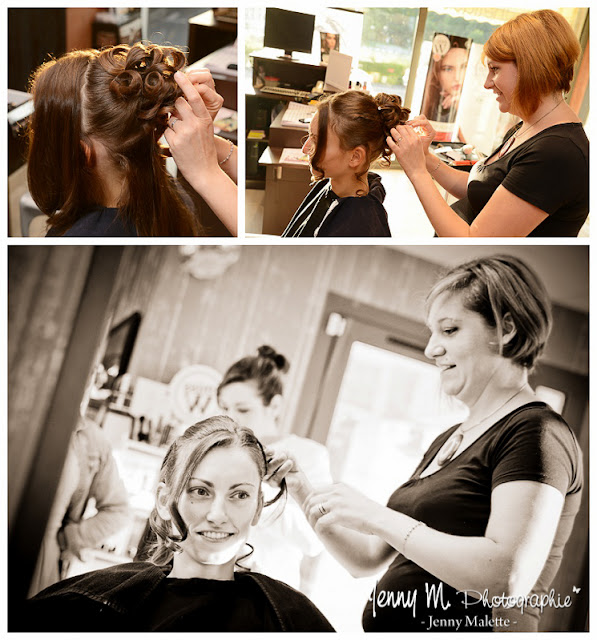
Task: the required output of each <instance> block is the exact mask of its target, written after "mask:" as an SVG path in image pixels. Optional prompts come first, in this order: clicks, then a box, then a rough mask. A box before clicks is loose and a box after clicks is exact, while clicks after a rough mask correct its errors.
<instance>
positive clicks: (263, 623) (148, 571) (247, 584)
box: [9, 562, 334, 632]
mask: <svg viewBox="0 0 597 640" xmlns="http://www.w3.org/2000/svg"><path fill="white" fill-rule="evenodd" d="M169 571H170V567H158V566H156V565H154V564H152V563H149V562H132V563H127V564H121V565H115V566H113V567H109V568H107V569H100V570H99V571H91V572H89V573H86V574H83V575H80V576H75V577H73V578H69V579H67V580H63V581H62V582H59V583H57V584H55V585H52V586H51V587H48V588H47V589H45V590H44V591H42V592H41V593H39V594H38V595H36V596H35V597H34V598H32V599H31V600H27V601H26V602H25V603H23V605H22V608H21V610H20V611H18V610H16V608H15V607H12V608H11V613H10V614H9V631H37V632H44V631H62V632H69V631H79V632H81V631H104V632H106V631H197V632H202V631H229V632H238V631H334V629H333V627H332V626H331V625H330V623H329V622H328V621H327V620H326V618H325V617H324V616H323V614H322V613H321V612H320V611H319V610H318V609H317V607H315V605H314V604H313V603H312V602H311V601H310V600H309V599H308V598H307V597H306V596H304V595H303V594H302V593H299V592H298V591H296V590H294V589H292V588H291V587H289V586H288V585H286V584H284V583H283V582H280V581H278V580H274V579H273V578H269V577H268V576H264V575H262V574H259V573H249V572H238V573H236V574H235V579H234V580H231V581H224V582H223V583H222V581H217V580H203V579H199V578H191V579H189V580H171V579H169V578H167V574H168V572H169Z"/></svg>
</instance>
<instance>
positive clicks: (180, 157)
mask: <svg viewBox="0 0 597 640" xmlns="http://www.w3.org/2000/svg"><path fill="white" fill-rule="evenodd" d="M174 79H175V80H176V82H177V83H178V85H179V86H180V88H181V89H182V90H183V92H184V96H185V97H184V98H182V97H181V98H178V99H177V100H176V102H175V103H174V106H175V112H174V113H173V114H172V115H171V116H170V123H169V124H168V128H167V129H166V132H165V133H164V136H165V138H166V140H167V142H168V144H169V145H170V152H171V153H172V157H173V158H174V161H175V162H176V166H177V167H178V169H179V171H180V172H181V173H182V174H183V176H184V177H185V178H186V179H187V180H188V182H189V183H190V184H191V185H193V187H194V188H195V190H197V191H199V193H201V195H203V193H202V187H203V186H204V185H208V184H209V182H210V179H211V177H213V175H214V174H217V173H219V172H220V171H221V169H220V167H219V165H218V156H217V153H216V147H215V144H214V128H213V121H212V118H211V115H210V114H209V112H208V111H207V108H206V106H205V104H204V102H203V98H202V97H201V94H200V93H199V91H198V90H197V88H196V86H195V85H193V84H192V83H191V81H190V80H189V79H188V78H187V76H186V75H185V74H184V73H181V72H180V71H177V72H176V73H175V74H174ZM204 86H206V85H204Z"/></svg>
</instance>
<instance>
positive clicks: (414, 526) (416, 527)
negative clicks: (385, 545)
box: [402, 521, 425, 555]
mask: <svg viewBox="0 0 597 640" xmlns="http://www.w3.org/2000/svg"><path fill="white" fill-rule="evenodd" d="M424 525H425V523H424V522H421V521H419V522H417V523H416V524H413V526H412V527H411V528H410V529H409V531H408V533H407V534H406V535H405V536H404V542H403V543H402V554H403V555H404V552H405V551H406V543H407V541H408V539H409V538H410V536H411V534H412V532H413V531H414V530H415V529H418V528H419V527H420V526H424Z"/></svg>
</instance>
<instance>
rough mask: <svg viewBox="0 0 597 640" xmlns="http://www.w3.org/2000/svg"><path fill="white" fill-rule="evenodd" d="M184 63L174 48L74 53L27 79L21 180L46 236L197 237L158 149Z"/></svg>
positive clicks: (137, 46)
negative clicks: (28, 111)
mask: <svg viewBox="0 0 597 640" xmlns="http://www.w3.org/2000/svg"><path fill="white" fill-rule="evenodd" d="M185 64H186V60H185V56H184V53H183V52H182V51H180V50H179V49H176V48H174V47H160V46H157V45H143V44H135V45H133V46H128V45H118V46H115V47H110V48H108V49H104V50H102V51H97V50H84V51H73V52H70V53H68V54H66V55H64V56H62V57H61V58H59V59H57V60H52V61H50V62H47V63H45V64H44V65H42V66H41V67H40V68H39V69H38V70H37V71H36V73H35V74H34V77H33V81H32V92H33V96H34V106H35V111H34V114H33V116H32V120H31V125H30V130H29V157H28V181H29V189H30V191H31V195H32V197H33V199H34V200H35V202H36V204H37V206H38V207H39V208H40V210H41V211H42V212H43V213H45V214H46V215H47V216H48V235H51V236H57V235H70V236H194V235H199V234H201V228H200V225H199V223H198V221H197V220H196V218H195V216H194V215H193V214H192V213H191V211H190V210H189V208H188V207H187V206H186V205H185V204H184V202H183V199H182V197H183V196H181V193H182V191H181V190H179V189H177V187H176V183H175V182H174V180H173V179H172V178H171V177H170V175H169V174H168V172H167V170H166V166H165V154H164V151H163V149H162V147H161V146H160V144H159V139H160V138H161V136H162V135H163V134H164V131H165V130H166V128H167V126H168V121H169V117H170V114H171V113H172V112H173V111H174V110H175V109H176V106H175V105H176V101H177V99H178V98H180V97H181V96H182V95H183V90H182V89H181V88H180V86H179V83H177V81H176V79H175V74H176V72H177V71H179V70H181V69H182V68H183V67H184V65H185ZM179 104H180V103H179Z"/></svg>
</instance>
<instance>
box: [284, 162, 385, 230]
mask: <svg viewBox="0 0 597 640" xmlns="http://www.w3.org/2000/svg"><path fill="white" fill-rule="evenodd" d="M367 179H368V182H369V193H368V194H367V195H365V196H347V197H344V198H340V197H339V196H338V195H336V194H335V193H334V192H333V191H332V186H331V182H330V180H329V179H326V180H320V181H319V182H316V183H315V185H314V187H313V188H312V189H311V191H309V193H308V194H307V196H306V197H305V199H304V200H303V202H302V203H301V205H300V207H299V208H298V210H297V212H296V213H295V214H294V216H292V219H291V221H290V222H289V223H288V226H287V227H286V229H285V230H284V232H283V233H282V237H283V238H298V237H301V238H313V237H348V238H355V237H356V238H359V237H386V238H389V237H391V235H392V234H391V233H390V227H389V225H388V214H387V212H386V210H385V209H384V206H383V201H384V199H385V197H386V191H385V189H384V187H383V185H382V184H381V178H380V177H379V176H378V175H377V174H376V173H369V174H368V175H367Z"/></svg>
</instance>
